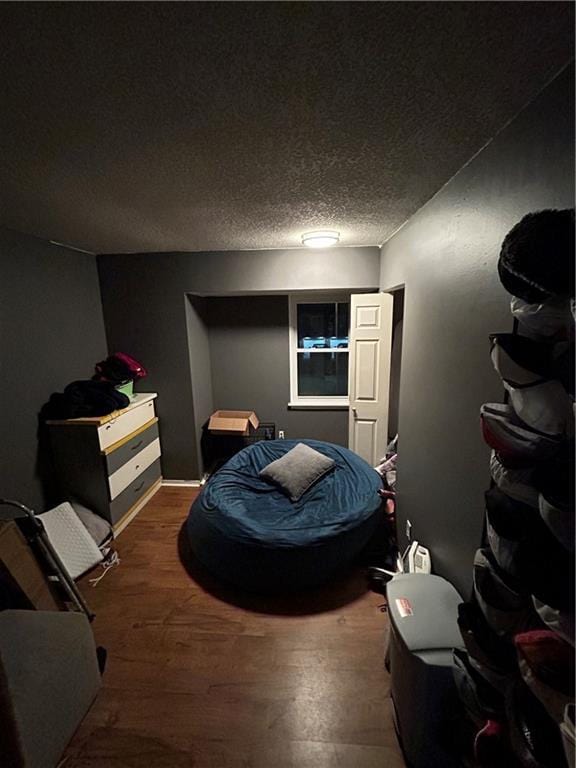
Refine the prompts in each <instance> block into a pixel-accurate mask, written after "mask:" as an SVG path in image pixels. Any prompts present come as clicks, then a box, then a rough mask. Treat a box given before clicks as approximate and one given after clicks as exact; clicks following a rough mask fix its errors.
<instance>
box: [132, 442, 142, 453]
mask: <svg viewBox="0 0 576 768" xmlns="http://www.w3.org/2000/svg"><path fill="white" fill-rule="evenodd" d="M143 442H144V440H139V441H138V442H137V443H136V445H133V446H132V448H130V450H131V451H135V450H136V448H140V446H141V445H142V443H143Z"/></svg>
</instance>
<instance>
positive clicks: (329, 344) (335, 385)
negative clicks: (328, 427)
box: [290, 294, 350, 407]
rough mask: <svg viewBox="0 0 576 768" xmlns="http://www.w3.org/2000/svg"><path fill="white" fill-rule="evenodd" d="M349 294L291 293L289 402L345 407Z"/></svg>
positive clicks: (309, 405) (346, 403)
mask: <svg viewBox="0 0 576 768" xmlns="http://www.w3.org/2000/svg"><path fill="white" fill-rule="evenodd" d="M349 328H350V296H349V295H346V294H333V295H329V296H326V295H322V296H315V295H312V296H310V295H308V296H303V295H299V296H290V405H292V406H304V407H305V406H308V407H313V406H316V407H322V406H324V407H334V406H344V407H347V406H348V332H349Z"/></svg>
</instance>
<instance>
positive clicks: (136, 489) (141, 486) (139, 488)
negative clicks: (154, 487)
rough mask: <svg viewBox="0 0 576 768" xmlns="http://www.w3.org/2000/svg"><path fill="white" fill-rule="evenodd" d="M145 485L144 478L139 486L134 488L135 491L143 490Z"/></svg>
mask: <svg viewBox="0 0 576 768" xmlns="http://www.w3.org/2000/svg"><path fill="white" fill-rule="evenodd" d="M143 486H144V480H142V482H141V483H140V485H139V486H138V487H137V488H134V493H138V491H140V490H142V488H143Z"/></svg>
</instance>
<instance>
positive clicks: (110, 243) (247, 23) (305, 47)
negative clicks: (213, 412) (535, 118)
mask: <svg viewBox="0 0 576 768" xmlns="http://www.w3.org/2000/svg"><path fill="white" fill-rule="evenodd" d="M572 29H573V23H572V9H571V4H569V3H555V2H544V3H538V2H526V3H524V2H519V3H516V2H495V3H492V2H425V3H411V2H382V3H380V2H370V3H360V2H353V3H346V2H315V3H308V2H295V3H260V2H254V3H204V2H199V3H194V2H189V3H186V2H182V3H167V2H158V3H113V2H110V3H88V2H85V3H0V104H1V112H2V115H1V117H0V141H1V157H0V223H1V224H4V225H5V226H8V227H11V228H14V229H18V230H20V231H24V232H28V233H31V234H34V235H38V236H41V237H45V238H48V239H54V240H58V241H63V242H67V243H70V244H72V245H75V246H78V247H81V248H85V249H88V250H91V251H96V252H108V253H110V252H127V251H167V250H186V251H194V250H196V251H198V250H232V249H234V250H235V249H246V248H277V247H290V246H297V245H299V235H300V233H302V232H305V231H307V230H309V229H313V228H336V229H338V230H340V231H341V232H342V235H343V239H342V243H343V244H344V245H362V244H378V243H381V242H383V241H384V240H385V239H386V238H387V237H388V236H390V234H391V233H392V232H393V231H394V230H395V229H396V228H397V227H398V226H400V225H401V224H402V223H403V222H404V221H405V220H406V219H407V218H408V217H409V216H410V215H411V214H412V213H414V212H415V211H416V210H417V209H418V208H419V207H420V206H421V205H422V204H423V203H424V202H425V201H426V200H428V199H429V198H430V197H431V196H432V195H433V194H434V193H435V192H436V191H437V190H438V189H439V188H440V187H441V186H442V184H444V183H445V182H446V181H447V180H448V179H449V178H450V177H451V176H452V175H453V174H454V173H455V172H456V171H457V170H458V169H459V168H460V167H461V166H462V165H463V164H464V163H465V162H466V161H467V160H468V159H469V158H470V157H471V156H472V155H473V154H474V153H475V152H476V151H477V150H478V149H479V148H480V147H481V146H482V145H483V144H484V143H485V142H486V141H487V140H488V139H490V138H491V137H492V136H493V135H494V134H495V133H496V132H497V131H498V129H500V128H501V127H502V125H503V124H504V123H505V122H506V121H507V120H509V119H510V118H511V117H513V116H514V115H515V114H516V113H517V112H518V111H519V110H520V109H521V108H522V107H523V106H524V105H525V104H526V103H527V102H528V101H529V100H530V99H532V98H533V97H534V96H535V95H536V94H537V93H538V92H539V91H540V90H541V89H542V88H543V87H544V86H545V84H546V83H547V82H548V81H549V80H550V78H551V77H552V76H553V75H554V74H555V73H556V72H557V71H558V70H559V69H560V68H561V67H562V66H563V65H565V64H566V63H567V62H568V61H569V60H570V58H571V56H572V41H571V38H572Z"/></svg>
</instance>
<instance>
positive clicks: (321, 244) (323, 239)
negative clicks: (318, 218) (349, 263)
mask: <svg viewBox="0 0 576 768" xmlns="http://www.w3.org/2000/svg"><path fill="white" fill-rule="evenodd" d="M338 242H340V232H334V230H331V229H325V230H322V231H319V232H307V233H306V234H305V235H302V245H305V246H307V247H308V248H329V247H330V246H331V245H336V243H338Z"/></svg>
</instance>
